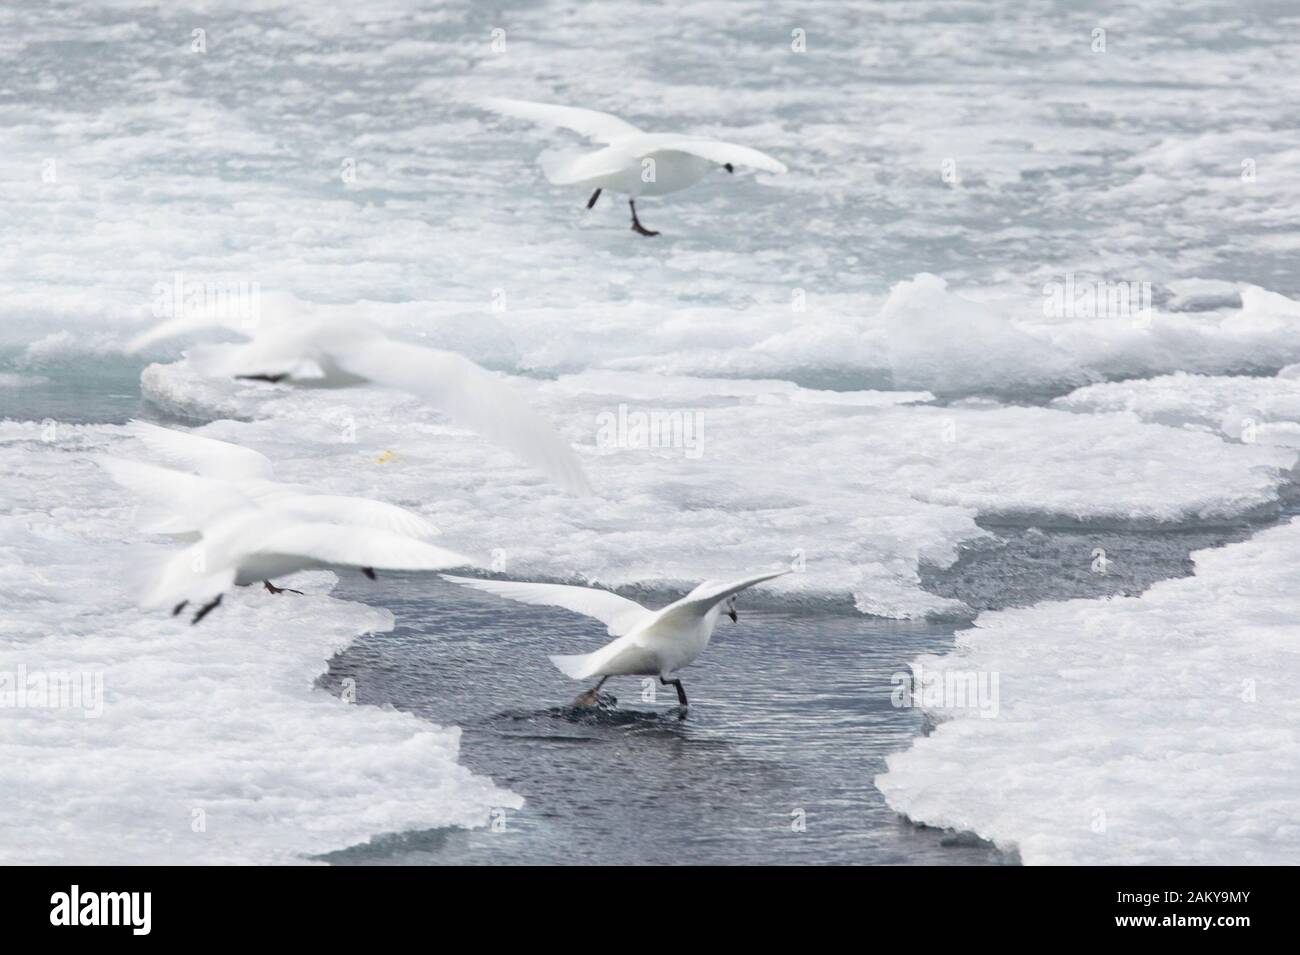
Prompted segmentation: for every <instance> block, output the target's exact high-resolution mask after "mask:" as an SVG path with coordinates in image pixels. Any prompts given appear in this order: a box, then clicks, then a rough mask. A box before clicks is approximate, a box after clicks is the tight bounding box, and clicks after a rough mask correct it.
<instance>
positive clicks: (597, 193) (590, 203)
mask: <svg viewBox="0 0 1300 955" xmlns="http://www.w3.org/2000/svg"><path fill="white" fill-rule="evenodd" d="M599 198H600V190H599V189H597V190H596V191H595V192H593V193H592V194H591V198H590V199H588V200H587V208H588V209H590V208H591V207H592V206H594V205H595V204H596V200H597V199H599Z"/></svg>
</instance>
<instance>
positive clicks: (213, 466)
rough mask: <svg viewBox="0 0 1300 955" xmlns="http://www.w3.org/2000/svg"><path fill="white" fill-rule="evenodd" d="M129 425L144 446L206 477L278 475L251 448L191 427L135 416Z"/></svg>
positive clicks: (229, 478)
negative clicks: (180, 428)
mask: <svg viewBox="0 0 1300 955" xmlns="http://www.w3.org/2000/svg"><path fill="white" fill-rule="evenodd" d="M126 428H127V431H129V432H130V433H131V434H132V435H134V436H135V437H136V438H139V439H140V441H141V442H143V443H144V446H145V447H147V448H148V449H149V450H150V451H152V452H153V453H154V454H156V455H158V456H159V457H161V458H163V459H164V460H166V461H167V462H168V463H169V464H177V465H181V466H183V467H187V468H190V469H191V470H193V471H197V472H198V473H199V474H200V475H202V476H203V477H208V478H216V479H218V480H222V481H242V480H248V479H258V480H266V481H270V480H274V478H275V469H274V468H273V467H272V466H271V459H270V458H268V457H267V456H266V455H264V454H262V453H261V452H259V451H254V450H253V449H252V448H245V447H241V446H240V445H238V444H231V443H230V442H228V441H218V440H216V439H215V438H205V437H202V436H200V435H197V434H191V433H190V432H188V431H175V430H173V429H171V428H161V427H159V426H158V425H156V424H150V423H149V422H147V421H139V420H135V421H132V422H130V423H129V424H128V425H127V426H126Z"/></svg>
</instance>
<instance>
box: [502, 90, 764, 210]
mask: <svg viewBox="0 0 1300 955" xmlns="http://www.w3.org/2000/svg"><path fill="white" fill-rule="evenodd" d="M480 105H481V106H482V107H483V108H484V109H486V110H489V111H491V112H494V113H499V114H501V115H502V116H512V117H514V118H516V119H526V120H529V121H531V122H534V123H542V124H544V125H549V126H561V127H563V128H565V129H570V130H573V131H574V132H575V133H579V134H581V135H582V136H585V137H586V138H587V139H589V140H591V141H592V142H594V143H597V144H599V145H600V146H601V148H599V149H595V150H548V151H546V152H544V153H542V155H541V156H540V157H539V158H538V162H539V164H540V165H541V167H542V172H544V173H545V174H546V178H547V179H549V180H550V181H551V182H552V183H554V184H555V185H560V186H581V187H582V188H583V189H584V190H585V189H593V190H595V191H594V192H592V194H591V198H590V199H589V200H588V201H587V208H588V209H590V208H591V207H592V206H594V205H595V204H596V200H597V199H599V198H600V194H601V192H603V191H605V190H607V189H608V190H609V191H610V192H617V193H621V194H623V195H626V196H627V197H628V200H627V203H628V207H629V208H630V209H631V210H632V231H633V232H636V233H637V234H639V235H658V234H659V233H658V232H656V231H654V230H653V229H647V228H646V227H645V226H643V225H642V224H641V220H640V219H639V218H638V217H637V214H636V200H637V199H638V198H640V197H641V196H663V195H667V194H668V193H670V192H677V191H678V190H679V189H685V188H686V187H687V186H692V185H694V184H695V183H697V182H699V181H700V180H701V179H703V178H704V177H705V176H707V175H708V174H709V173H711V172H713V171H714V170H715V169H725V170H726V171H727V172H729V173H734V172H735V171H736V167H737V166H750V167H753V168H754V169H758V170H761V171H763V172H770V173H776V174H780V173H784V172H785V171H786V167H785V165H784V163H781V162H780V161H778V160H776V159H773V158H772V157H771V156H769V155H767V154H766V153H761V152H759V151H758V150H757V149H751V148H749V147H748V146H739V145H737V144H735V143H728V142H723V141H721V140H717V139H709V138H708V137H706V136H688V135H685V134H683V133H647V132H644V131H642V130H640V129H638V128H637V127H635V126H633V125H632V124H631V123H629V122H626V121H625V120H622V119H619V118H618V117H617V116H611V115H610V114H609V113H601V112H597V111H596V110H593V109H579V108H577V107H574V106H553V105H551V104H548V103H530V102H527V101H525V100H517V99H499V98H491V99H486V100H483V101H482V102H481V103H480Z"/></svg>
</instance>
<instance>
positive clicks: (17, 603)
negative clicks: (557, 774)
mask: <svg viewBox="0 0 1300 955" xmlns="http://www.w3.org/2000/svg"><path fill="white" fill-rule="evenodd" d="M121 431H122V429H121V428H119V427H115V426H103V425H88V426H66V425H62V426H59V428H58V433H57V434H56V435H55V436H54V440H53V441H49V442H47V441H45V440H43V438H44V437H45V433H44V432H43V430H42V426H41V425H40V424H37V423H15V422H0V474H3V475H4V476H5V478H4V486H5V487H4V501H5V503H4V507H3V509H2V510H0V571H2V572H0V607H3V611H2V612H0V674H8V675H11V678H14V679H16V678H17V677H18V676H19V675H20V674H22V673H23V672H24V670H23V669H20V668H25V672H26V674H27V676H28V678H32V677H37V676H40V677H43V678H46V679H54V678H55V677H54V675H55V674H60V673H68V674H73V675H75V676H76V678H77V680H78V681H79V683H80V681H81V680H82V679H85V680H88V681H89V682H88V683H86V684H84V685H85V686H86V688H87V689H88V690H89V693H88V694H87V695H84V696H82V697H81V698H80V699H81V700H82V701H83V705H80V706H64V707H63V708H43V707H35V706H23V707H19V706H16V705H13V704H12V703H11V704H9V705H6V706H4V707H3V708H0V791H2V792H4V793H5V794H6V796H5V798H4V799H3V806H4V811H3V813H0V861H3V862H4V863H7V864H14V863H22V864H33V863H48V864H55V863H67V862H70V861H76V862H77V863H78V864H87V865H97V864H135V863H156V862H167V863H177V864H197V863H301V862H302V861H304V860H305V859H307V858H310V857H311V856H315V855H318V854H320V853H324V852H329V851H331V850H337V849H343V848H346V847H348V846H352V845H356V844H357V843H360V842H364V841H366V840H367V839H368V838H370V837H371V836H373V835H376V834H379V833H386V832H399V831H407V830H412V829H415V830H418V829H431V828H438V827H443V826H481V825H485V824H486V823H487V821H488V814H489V812H490V810H491V809H492V808H494V807H502V808H510V807H518V806H520V805H522V800H521V799H520V798H519V797H518V796H517V795H515V794H513V793H511V792H509V791H507V790H503V789H501V788H498V787H496V786H494V785H493V784H492V782H491V781H490V780H487V779H484V778H482V777H479V776H475V775H474V774H472V773H471V772H470V771H469V770H467V769H465V768H464V767H462V766H460V765H459V764H458V763H457V755H458V749H459V739H460V730H459V729H457V728H455V727H452V728H446V729H444V728H440V727H437V726H434V725H431V724H430V723H428V722H426V721H424V720H420V719H417V718H416V717H414V716H411V715H409V714H404V713H398V712H396V711H394V710H392V709H381V708H377V707H372V706H357V705H350V704H348V703H345V702H343V701H342V700H341V699H339V698H338V697H336V696H334V695H333V694H330V693H328V692H326V691H324V690H321V689H317V688H314V686H313V684H314V682H315V679H316V677H317V676H319V675H320V674H321V673H322V672H323V671H324V669H325V662H326V660H328V658H329V657H330V656H331V655H333V654H334V653H335V652H337V651H339V650H341V649H343V648H344V647H346V646H347V645H348V643H350V642H351V640H352V639H353V638H354V637H356V636H357V635H358V634H360V633H364V632H367V631H372V632H374V631H379V632H382V631H385V630H388V629H391V628H392V626H393V617H392V615H391V614H389V613H388V612H387V611H384V610H378V609H372V608H369V607H366V606H363V605H361V604H357V603H354V602H350V601H341V600H336V599H334V598H332V597H330V596H329V590H330V588H331V587H332V585H333V580H334V577H333V575H332V574H329V573H313V574H305V575H298V576H297V578H295V579H296V583H295V586H297V587H298V589H303V590H307V591H309V596H304V597H295V598H294V599H293V600H287V599H277V598H276V597H273V596H272V595H270V594H268V593H265V592H263V591H259V590H255V589H253V588H249V589H248V590H247V591H246V592H241V593H238V594H231V595H228V596H227V598H226V600H225V601H224V602H223V604H222V606H221V607H220V608H219V610H218V611H217V612H216V613H213V614H212V615H210V616H209V617H208V618H207V619H205V620H204V621H203V623H202V625H200V626H198V627H191V626H190V625H189V623H188V620H187V619H186V618H185V617H184V616H182V617H180V618H173V617H171V616H169V615H168V614H166V613H144V612H141V611H140V610H139V608H138V607H137V606H136V603H135V597H136V596H137V594H136V593H135V592H134V586H133V585H134V584H135V583H136V582H138V581H139V580H141V579H142V577H141V575H142V573H143V572H144V570H145V567H146V565H147V563H148V562H149V560H150V559H151V558H152V557H153V556H154V555H152V554H150V553H148V552H146V551H145V550H144V549H143V548H142V547H141V546H140V544H139V543H138V541H139V536H140V535H139V533H138V531H136V530H135V528H134V527H133V526H132V515H133V514H134V512H135V502H134V501H132V500H131V499H130V498H129V497H128V496H126V495H125V494H124V493H123V492H122V491H121V489H119V488H117V487H116V485H112V484H111V483H109V482H107V481H106V480H105V476H104V474H103V473H102V472H101V470H100V469H99V468H98V467H97V466H96V465H95V464H94V463H92V461H91V460H90V459H89V457H88V455H89V454H92V453H97V452H101V451H105V450H114V449H122V448H123V446H124V445H125V441H124V440H123V438H122V436H121ZM15 476H17V477H18V480H15ZM96 686H102V695H97V693H96V690H95V689H94V688H95V687H96ZM6 687H8V688H10V689H12V688H13V684H12V683H9V684H6ZM14 699H16V697H15V698H14ZM29 699H31V698H30V697H29ZM97 701H99V703H97ZM99 704H102V705H99ZM96 710H98V711H99V712H98V713H97V714H96V715H87V714H88V713H94V712H95V711H96Z"/></svg>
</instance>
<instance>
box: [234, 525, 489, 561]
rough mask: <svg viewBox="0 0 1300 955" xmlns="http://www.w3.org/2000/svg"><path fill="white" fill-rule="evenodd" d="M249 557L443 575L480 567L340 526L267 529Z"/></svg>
mask: <svg viewBox="0 0 1300 955" xmlns="http://www.w3.org/2000/svg"><path fill="white" fill-rule="evenodd" d="M248 552H249V553H250V554H258V555H261V556H266V557H274V556H279V555H286V556H293V557H304V558H307V559H309V560H314V561H317V562H319V563H322V564H330V565H336V566H339V567H372V568H374V569H376V570H446V569H448V568H450V567H476V566H478V564H479V562H478V561H477V560H475V559H474V558H472V557H467V556H465V555H464V554H458V553H456V552H455V551H453V550H448V549H447V548H445V547H438V546H437V545H435V544H430V543H427V542H425V541H420V540H415V539H414V538H410V537H404V536H403V535H401V534H394V533H392V532H391V531H381V530H378V529H377V528H373V527H344V526H343V525H341V524H321V523H312V522H307V521H303V522H301V523H289V524H280V525H278V526H275V527H273V528H271V529H270V530H269V531H267V532H266V533H265V534H263V535H261V537H260V538H259V539H258V540H257V541H256V542H254V543H253V544H252V545H251V546H250V547H249V548H248Z"/></svg>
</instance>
